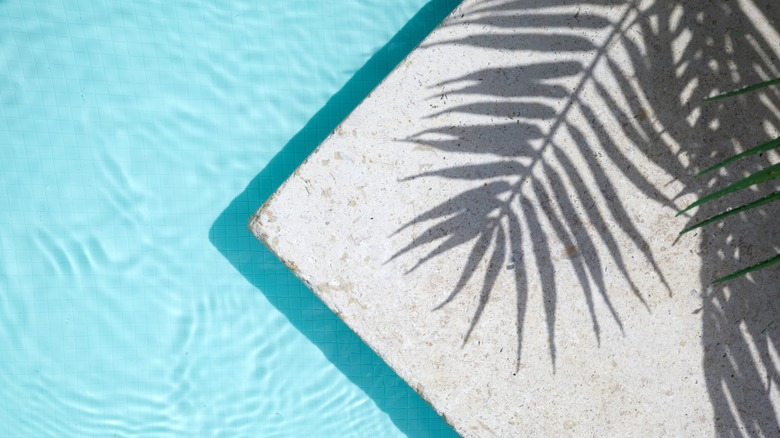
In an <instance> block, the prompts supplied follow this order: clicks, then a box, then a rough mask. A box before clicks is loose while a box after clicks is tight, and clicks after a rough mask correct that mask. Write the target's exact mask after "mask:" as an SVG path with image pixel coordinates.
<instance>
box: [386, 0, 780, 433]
mask: <svg viewBox="0 0 780 438" xmlns="http://www.w3.org/2000/svg"><path fill="white" fill-rule="evenodd" d="M463 9H464V10H463V12H465V14H464V15H465V18H463V17H461V19H460V20H453V21H450V22H448V24H447V25H448V26H473V27H472V28H474V27H476V28H477V29H480V31H479V32H476V33H475V32H469V33H468V36H466V37H464V38H460V39H453V40H449V41H439V42H436V43H432V44H436V45H458V46H461V47H464V49H468V48H471V47H473V48H480V49H488V50H500V51H503V53H506V52H510V53H517V56H516V57H515V58H512V59H516V60H517V61H516V62H514V64H515V65H500V66H496V65H495V64H500V62H498V61H497V62H496V63H493V64H494V65H492V66H491V65H486V67H485V68H484V69H482V70H479V71H474V72H470V73H468V74H466V75H464V76H460V77H454V78H450V79H448V80H446V81H443V82H441V83H438V84H436V85H435V86H434V87H432V89H431V93H432V94H435V95H434V96H428V97H429V98H431V99H434V98H435V99H436V100H437V102H438V101H443V102H446V98H447V97H448V96H449V97H457V98H458V99H454V100H456V101H458V102H465V103H458V104H453V105H449V106H448V105H447V104H446V103H445V104H443V106H444V109H443V110H442V109H438V110H437V111H439V112H438V113H436V114H433V115H432V116H431V117H437V116H441V115H445V116H449V117H443V118H442V119H443V120H456V121H457V123H453V122H449V123H450V124H449V125H448V124H446V123H445V125H444V126H437V127H434V128H430V129H426V130H422V131H421V132H419V133H417V134H416V135H414V136H412V137H411V138H407V139H405V140H406V141H407V142H409V143H411V144H416V145H424V146H426V147H432V148H434V149H437V150H439V151H442V152H444V153H454V154H471V156H473V157H476V158H474V162H475V163H476V164H468V165H463V166H454V167H446V168H443V169H438V170H433V171H427V172H423V173H420V174H417V175H413V176H411V177H408V178H406V181H411V180H415V179H418V178H426V179H428V180H430V181H432V180H433V179H449V180H458V181H460V182H461V183H468V184H473V185H472V187H473V188H471V189H469V190H466V191H465V192H463V193H461V194H458V195H455V196H453V197H451V198H449V199H448V200H446V201H444V202H443V203H442V204H440V205H437V206H434V207H433V208H431V209H430V210H428V211H426V212H424V213H422V214H420V215H419V216H417V217H416V218H414V219H412V220H411V222H409V223H408V224H406V225H405V226H404V227H403V228H401V230H403V229H405V228H407V227H411V226H413V225H415V224H423V223H425V224H428V228H427V230H425V231H423V232H422V233H420V234H418V235H417V236H416V237H414V238H413V239H412V241H411V242H410V243H409V245H408V246H406V247H405V248H402V249H401V250H400V251H399V252H398V253H397V254H396V255H395V256H394V257H401V256H404V255H405V254H407V253H409V254H411V253H412V252H413V251H416V250H419V249H423V248H432V249H430V250H429V252H428V253H427V255H425V256H423V257H422V258H421V259H419V261H418V263H417V266H415V267H414V268H413V269H415V268H417V267H418V266H421V265H423V264H425V263H427V262H428V261H430V260H431V259H433V258H435V257H438V256H440V255H441V254H444V253H445V252H447V251H450V250H452V249H454V248H455V247H457V246H460V245H464V244H470V245H471V251H470V255H469V256H468V258H467V260H466V261H465V265H464V267H463V269H462V271H461V275H460V278H459V279H457V278H456V279H454V280H453V286H452V289H451V292H450V294H449V296H448V297H446V298H445V299H444V300H443V301H442V304H441V305H440V306H439V307H442V306H446V305H447V304H448V303H450V302H451V301H452V300H454V299H455V298H456V297H457V296H458V295H459V294H461V293H463V291H464V288H465V285H466V284H467V283H469V282H470V281H471V280H472V277H474V276H475V272H476V271H477V269H478V267H479V266H482V267H484V270H485V274H484V278H481V279H477V280H476V281H478V282H479V283H480V285H479V286H478V287H477V290H478V291H479V292H477V293H479V294H480V300H479V302H478V304H477V305H476V308H475V310H474V316H473V317H472V318H471V322H470V326H469V327H468V328H467V329H466V338H468V336H469V335H470V334H471V333H472V331H473V330H474V327H475V325H476V324H477V323H478V321H479V320H480V316H481V315H482V314H483V311H484V310H485V308H486V306H487V304H488V302H489V299H490V297H491V294H492V293H494V292H497V291H494V288H495V284H496V278H497V276H498V272H499V271H500V270H502V269H503V268H504V266H506V267H507V268H508V269H509V268H511V269H513V270H514V273H513V275H512V277H513V282H514V283H515V284H514V288H515V291H514V293H515V294H516V300H517V308H516V309H514V310H515V311H516V312H517V318H516V325H517V327H516V330H517V363H518V366H519V363H520V351H521V346H522V334H523V333H522V331H523V324H524V318H525V314H526V303H527V302H528V294H529V291H530V290H531V288H530V285H529V278H532V279H535V280H536V281H538V282H539V284H540V290H538V292H539V293H541V294H542V296H543V302H544V311H545V317H546V322H547V332H548V333H547V335H548V344H549V349H550V356H551V361H552V364H553V368H554V367H555V360H556V345H555V322H556V308H557V306H558V305H559V304H558V303H559V301H560V300H561V298H562V295H563V294H561V293H560V291H559V288H560V287H561V286H560V284H557V283H556V276H555V272H556V271H555V269H556V266H555V265H554V264H553V263H552V262H551V260H552V258H553V251H552V249H551V248H552V245H553V242H557V243H561V244H563V245H564V246H565V247H566V248H571V251H572V252H573V251H577V252H578V253H579V256H578V257H568V258H567V260H561V262H560V263H561V264H564V263H565V264H569V265H570V267H571V269H572V272H573V273H574V275H575V276H576V278H577V279H578V281H579V289H580V292H581V294H582V299H584V300H585V302H586V305H587V308H588V311H589V313H590V319H591V322H592V330H593V332H594V334H595V337H596V339H597V340H599V337H600V335H599V333H600V325H599V319H598V317H597V312H596V311H595V310H594V304H593V303H594V298H595V297H600V299H601V300H602V302H604V303H605V305H606V308H607V309H608V313H609V314H610V315H609V318H610V319H612V320H614V322H615V323H616V324H617V325H618V326H619V327H620V328H621V329H622V324H621V320H620V317H619V314H618V312H617V309H615V308H614V307H613V306H612V305H611V304H610V293H611V292H613V291H615V288H614V286H611V285H609V284H607V283H606V282H605V276H604V272H605V267H606V266H608V265H609V266H611V267H614V268H616V269H617V270H618V271H619V274H620V276H621V277H623V279H624V280H625V283H626V284H627V285H628V287H629V288H630V289H631V290H633V292H634V295H635V296H636V299H637V300H639V301H640V302H643V303H644V297H643V295H642V293H640V291H639V290H638V288H637V286H635V284H634V280H633V279H632V276H633V275H634V274H635V273H636V272H637V271H636V269H637V268H636V264H637V263H638V260H627V259H626V257H625V256H624V255H623V250H624V249H622V248H621V247H620V246H619V245H618V244H617V237H616V236H617V234H618V233H621V234H622V235H623V236H626V237H627V238H628V239H627V241H628V242H629V245H633V247H634V248H635V253H641V256H640V257H638V258H644V259H645V260H644V261H643V262H642V263H644V264H645V266H648V267H649V268H648V269H650V270H652V271H654V274H653V275H655V276H656V277H657V278H658V280H659V281H660V282H662V283H664V285H666V287H667V290H668V292H669V293H672V292H674V293H686V294H687V293H694V294H699V295H700V297H701V299H702V308H701V309H699V310H698V311H697V312H696V313H697V314H699V313H700V315H701V318H702V324H703V325H702V329H703V339H702V346H703V350H704V351H703V368H704V375H705V380H706V382H707V389H708V392H709V395H710V400H711V403H712V406H713V411H714V414H715V415H714V416H715V430H716V432H717V433H718V434H722V435H728V436H743V435H744V434H747V435H753V434H761V435H764V436H775V435H777V434H778V433H780V422H779V421H778V418H777V415H776V414H775V410H776V409H777V408H778V407H777V406H775V405H774V404H773V401H772V397H771V395H772V393H773V392H775V391H777V389H778V387H779V386H780V381H778V378H780V359H779V357H780V328H778V327H777V326H780V315H779V314H778V310H780V305H778V304H777V303H778V295H777V294H778V292H779V289H780V286H778V283H777V277H778V268H777V267H773V268H769V269H767V270H765V271H760V272H758V273H756V274H755V275H752V276H750V277H745V278H742V279H739V280H735V281H731V282H728V283H726V284H723V285H719V286H718V287H709V288H708V289H707V290H705V291H672V289H671V287H670V286H669V285H668V284H667V282H666V280H665V279H664V276H663V273H662V272H661V271H660V269H659V268H658V264H657V263H656V255H654V254H653V253H652V252H651V251H649V250H648V245H647V243H646V242H645V238H644V237H643V236H642V234H641V233H640V230H639V227H638V225H636V224H635V221H634V220H633V219H632V217H631V216H630V215H629V213H628V211H627V210H626V207H625V206H624V205H623V204H622V202H621V198H620V196H619V192H620V191H619V189H620V188H621V187H620V186H630V187H631V189H632V190H633V191H635V192H636V193H637V194H638V195H639V196H642V197H644V198H647V199H652V200H654V201H655V202H656V203H658V204H661V205H664V206H665V207H667V208H669V209H670V211H676V210H678V209H679V208H680V206H681V205H683V206H684V204H683V203H681V202H680V197H682V196H685V195H691V194H693V195H695V196H696V197H701V196H702V193H705V192H708V191H710V188H711V187H713V186H718V187H723V186H725V185H726V184H727V183H729V182H732V181H735V180H736V179H738V178H740V177H742V176H744V175H745V174H746V172H748V171H755V170H757V169H759V168H762V167H766V166H767V165H769V164H770V163H771V160H772V158H771V157H770V154H764V155H762V156H760V157H754V158H752V159H751V160H745V163H742V164H741V166H736V167H734V168H731V169H725V170H723V171H722V172H721V173H720V174H718V175H711V176H710V177H709V179H708V180H704V179H701V180H699V179H694V178H693V177H692V175H693V174H695V173H696V172H698V171H701V170H703V169H704V168H706V167H708V166H710V165H712V164H714V163H716V162H718V161H720V160H721V159H723V157H726V156H729V155H733V154H734V153H736V152H739V151H741V150H744V149H746V148H747V147H750V146H754V145H757V144H760V143H762V142H764V141H766V140H767V139H768V138H773V137H776V136H777V135H778V132H779V131H780V92H778V90H777V89H770V90H765V91H764V92H762V93H755V94H754V95H752V96H742V97H740V98H736V99H732V100H730V101H729V100H725V101H720V102H719V103H703V99H704V98H705V97H709V96H713V95H715V94H718V93H719V92H723V91H727V90H731V89H736V88H740V87H742V86H745V85H747V84H751V83H757V82H760V81H762V80H767V79H769V78H770V77H777V76H780V64H779V63H778V56H777V54H778V53H780V49H778V47H777V46H778V44H780V41H777V40H775V39H776V35H777V32H778V22H779V21H780V5H778V3H777V2H776V1H774V0H756V1H754V2H731V1H729V2H709V1H687V0H686V1H684V0H674V1H652V0H648V1H641V2H624V1H612V0H591V1H570V0H553V1H543V0H515V1H512V0H507V1H500V0H499V1H492V2H482V3H478V2H472V3H469V6H468V7H466V6H464V7H463ZM748 10H750V11H751V12H750V14H749V13H748ZM762 20H763V24H762ZM594 31H599V32H602V33H601V35H602V36H603V38H602V37H600V40H601V41H603V43H600V44H598V45H596V44H594V43H593V42H592V39H589V38H585V37H584V35H589V34H590V33H591V32H594ZM529 52H533V53H534V54H538V55H539V56H538V57H535V56H528V53H529ZM461 114H469V115H471V116H475V115H476V116H480V117H479V118H464V117H460V115H461ZM463 120H467V121H466V122H464V121H463ZM474 120H477V122H475V121H474ZM564 145H565V147H564ZM774 159H775V160H776V157H775V158H774ZM641 161H649V162H651V163H652V164H653V165H655V166H657V167H658V168H660V169H662V170H663V171H664V172H665V173H666V174H667V175H668V177H669V181H670V183H675V184H677V185H678V186H679V187H680V190H679V192H677V193H676V194H674V195H671V196H669V195H661V194H660V193H659V192H660V191H662V189H661V188H660V187H658V184H657V182H653V181H650V180H648V179H647V177H646V176H645V174H643V173H642V172H641V171H640V170H639V166H638V163H639V162H641ZM605 163H607V164H609V165H610V166H613V167H617V168H618V176H617V177H616V176H615V175H614V174H608V173H606V172H605V170H604V164H605ZM586 180H587V181H595V183H596V184H592V183H591V184H586V183H584V181H586ZM776 189H777V188H776V184H772V183H769V184H766V185H765V186H763V187H760V188H758V189H757V190H755V191H754V192H753V193H749V194H747V195H744V196H746V197H747V198H749V199H758V198H760V197H761V196H764V195H767V194H768V193H771V192H772V191H773V190H776ZM689 198H690V197H689ZM730 201H733V198H732V199H731V200H730ZM742 202H745V199H743V200H742ZM724 205H728V204H723V203H720V204H716V205H715V206H713V207H707V208H701V209H699V211H697V212H696V214H694V215H692V216H690V217H688V223H687V224H688V225H690V224H693V223H695V222H698V221H700V220H701V219H703V218H705V217H709V216H712V215H713V214H714V213H713V212H714V210H715V209H716V208H717V209H720V210H722V209H723V208H724ZM778 207H780V206H778V205H770V206H765V207H763V208H759V209H756V210H755V211H753V212H751V213H750V214H744V215H734V216H732V217H730V218H728V219H726V220H725V221H722V223H721V224H719V225H717V226H715V225H712V226H709V227H708V228H704V229H702V230H699V232H698V233H699V235H700V236H701V243H700V247H699V256H700V259H701V264H700V265H699V266H691V272H696V270H698V271H699V275H700V278H701V283H702V284H710V283H711V282H712V281H713V280H714V279H715V278H718V277H719V276H722V275H724V274H725V273H728V272H731V271H734V270H735V269H737V268H740V267H744V266H746V265H747V264H750V263H753V262H755V261H757V260H763V259H765V258H767V257H768V256H771V255H774V253H775V252H776V250H777V248H776V245H777V244H778V242H780V208H778ZM431 223H432V225H430V224H431ZM541 224H546V225H547V227H546V229H548V230H550V231H549V232H545V231H543V230H544V228H543V227H542V225H541ZM668 226H669V227H670V228H673V229H676V230H680V229H682V228H683V227H685V226H686V223H685V220H684V219H683V218H680V220H678V221H670V223H669V224H668ZM399 231H400V230H399ZM650 237H651V236H648V238H650ZM524 248H525V249H527V250H528V251H526V254H523V249H524ZM567 251H568V250H567ZM567 295H568V294H567ZM645 306H646V307H647V305H645ZM662 323H663V322H662V321H659V324H662ZM775 393H776V392H775Z"/></svg>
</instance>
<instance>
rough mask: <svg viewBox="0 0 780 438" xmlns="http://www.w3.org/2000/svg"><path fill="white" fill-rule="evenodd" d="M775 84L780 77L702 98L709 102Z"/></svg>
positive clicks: (778, 82) (779, 80) (779, 82)
mask: <svg viewBox="0 0 780 438" xmlns="http://www.w3.org/2000/svg"><path fill="white" fill-rule="evenodd" d="M775 84H780V78H777V79H772V80H769V81H765V82H761V83H758V84H754V85H751V86H749V87H745V88H740V89H739V90H734V91H730V92H728V93H724V94H719V95H717V96H712V97H708V98H706V99H704V101H705V102H710V101H713V100H718V99H725V98H727V97H732V96H736V95H738V94H742V93H749V92H751V91H754V90H758V89H760V88H764V87H768V86H770V85H775Z"/></svg>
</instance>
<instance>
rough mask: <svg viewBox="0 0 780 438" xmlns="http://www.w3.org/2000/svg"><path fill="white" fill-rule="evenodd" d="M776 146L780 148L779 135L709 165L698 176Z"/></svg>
mask: <svg viewBox="0 0 780 438" xmlns="http://www.w3.org/2000/svg"><path fill="white" fill-rule="evenodd" d="M776 148H780V137H777V138H776V139H774V140H769V141H768V142H766V143H763V144H760V145H758V146H756V147H754V148H751V149H748V150H746V151H745V152H742V153H740V154H737V155H734V156H733V157H731V158H728V159H726V160H723V161H721V162H720V163H718V164H716V165H714V166H712V167H709V168H707V169H704V170H702V171H701V172H699V173H697V174H696V176H701V175H704V174H705V173H707V172H711V171H713V170H715V169H719V168H721V167H723V166H726V165H728V164H731V163H733V162H735V161H737V160H739V159H742V158H745V157H747V156H750V155H755V154H760V153H762V152H766V151H770V150H772V149H776Z"/></svg>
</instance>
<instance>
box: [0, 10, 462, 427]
mask: <svg viewBox="0 0 780 438" xmlns="http://www.w3.org/2000/svg"><path fill="white" fill-rule="evenodd" d="M456 3H457V1H455V0H434V1H433V2H431V3H428V2H427V1H426V0H396V1H392V2H388V1H385V0H370V1H367V0H330V1H316V0H286V1H268V0H260V1H245V0H241V1H234V2H202V1H170V2H151V1H132V2H120V1H100V0H80V1H75V0H68V1H63V0H56V1H55V0H42V1H35V2H33V1H16V0H0V29H1V30H0V77H2V81H1V82H0V101H2V106H0V206H1V207H0V388H1V389H0V436H3V437H5V436H21V437H32V436H231V437H232V436H249V437H261V436H262V437H269V436H334V437H336V436H339V437H340V436H361V437H362V436H382V437H385V436H403V435H409V436H450V435H454V434H453V432H452V431H451V429H450V428H449V427H448V426H447V425H446V424H445V423H444V422H443V421H442V420H441V419H440V418H439V417H438V416H437V415H436V414H435V413H434V412H433V411H432V410H431V409H430V408H429V407H428V406H427V405H426V404H425V403H424V402H423V401H422V400H421V399H420V398H419V397H418V396H417V395H416V394H415V393H414V392H413V391H412V390H411V389H409V387H408V386H406V385H405V384H404V383H403V382H402V381H401V380H400V379H399V378H398V377H397V376H396V375H395V374H394V373H393V372H392V371H391V370H390V369H389V368H388V367H387V365H385V364H384V363H383V362H382V361H381V360H380V359H379V358H378V357H377V356H376V355H375V354H374V353H373V352H372V351H371V350H370V349H368V347H366V346H365V345H364V344H362V343H361V342H360V340H359V339H358V338H357V336H355V335H354V334H353V333H352V332H351V331H350V330H349V329H348V328H347V327H346V326H345V325H344V324H343V323H342V322H341V321H340V320H339V319H338V318H337V317H335V316H334V315H333V314H332V313H331V312H330V311H329V310H327V308H325V307H324V306H323V305H322V304H321V303H320V302H319V301H317V300H316V298H314V297H313V295H312V294H311V293H310V292H309V291H308V290H307V289H306V288H305V287H304V286H303V285H302V284H301V283H300V282H299V281H298V280H297V279H296V278H295V277H294V276H293V275H292V274H291V273H290V272H289V271H288V270H287V269H286V268H285V267H284V266H283V265H282V264H281V263H279V262H278V261H277V260H276V259H275V258H274V257H273V256H272V255H271V254H270V253H269V252H268V251H267V250H265V248H264V247H262V245H260V244H259V243H258V242H257V241H255V240H254V239H253V238H252V236H251V235H250V234H249V232H248V231H247V229H246V222H247V220H248V217H249V215H250V214H251V213H252V212H253V211H254V210H255V209H256V208H257V207H258V206H259V205H260V204H261V203H262V201H263V199H264V198H266V197H267V196H268V195H270V194H271V193H272V192H273V191H274V190H275V189H276V187H278V186H279V184H281V182H282V181H283V180H284V179H285V178H286V176H287V175H288V174H289V173H290V172H292V170H294V168H295V167H296V166H297V164H298V163H300V162H301V161H302V160H303V159H304V158H305V156H306V155H307V154H308V153H309V152H310V151H311V150H312V149H313V148H314V147H316V145H317V144H318V143H319V142H320V141H321V140H322V139H323V138H324V137H325V136H326V135H327V134H328V132H330V130H332V129H333V128H334V127H335V126H336V124H338V122H339V121H340V120H341V119H342V118H343V117H344V116H346V114H348V112H349V111H350V110H351V108H354V106H355V105H357V104H358V103H359V102H360V100H361V99H362V98H363V97H364V96H365V95H366V94H367V93H368V92H369V91H370V90H371V88H372V87H373V86H374V85H376V84H377V83H378V81H380V80H381V78H382V77H384V76H385V75H386V74H387V73H388V72H389V70H390V69H391V68H392V67H393V66H394V65H395V64H396V63H397V62H398V61H399V60H400V59H401V57H403V56H404V55H405V54H406V53H408V51H409V50H411V48H413V46H414V45H415V44H416V43H417V42H419V41H420V39H421V38H422V37H424V35H425V34H427V33H428V32H429V31H430V30H431V29H432V28H433V26H435V24H436V23H437V22H438V21H439V20H441V19H442V18H443V17H444V15H445V14H446V13H447V12H449V11H450V10H451V9H452V8H453V7H454V6H455V4H456Z"/></svg>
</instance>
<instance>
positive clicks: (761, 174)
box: [677, 163, 780, 216]
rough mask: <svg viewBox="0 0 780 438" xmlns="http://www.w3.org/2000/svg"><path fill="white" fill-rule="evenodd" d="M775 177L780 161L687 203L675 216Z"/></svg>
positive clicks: (777, 176) (779, 167) (779, 170)
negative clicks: (689, 203)
mask: <svg viewBox="0 0 780 438" xmlns="http://www.w3.org/2000/svg"><path fill="white" fill-rule="evenodd" d="M777 178H780V163H777V164H774V165H772V166H769V167H767V168H766V169H762V170H759V171H758V172H755V173H753V174H751V175H749V176H747V177H745V178H742V179H741V180H739V181H737V182H735V183H732V184H731V185H729V186H728V187H726V188H725V189H722V190H718V191H717V192H715V193H710V194H709V195H707V196H705V197H703V198H701V199H699V200H698V201H696V202H694V203H692V204H691V205H689V206H688V207H686V208H685V209H683V210H682V211H680V212H679V213H677V216H679V215H681V214H683V213H685V212H686V211H688V210H690V209H692V208H694V207H697V206H699V205H702V204H705V203H707V202H710V201H712V200H714V199H718V198H721V197H723V196H726V195H728V194H730V193H734V192H736V191H739V190H742V189H745V188H748V187H750V186H753V185H756V184H760V183H762V182H766V181H770V180H773V179H777Z"/></svg>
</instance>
